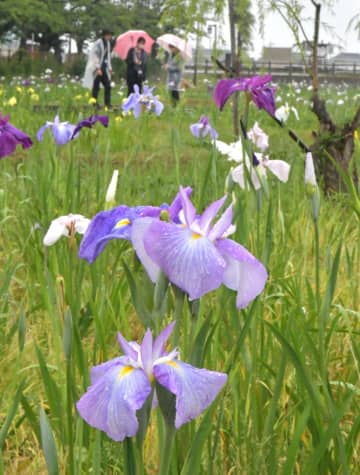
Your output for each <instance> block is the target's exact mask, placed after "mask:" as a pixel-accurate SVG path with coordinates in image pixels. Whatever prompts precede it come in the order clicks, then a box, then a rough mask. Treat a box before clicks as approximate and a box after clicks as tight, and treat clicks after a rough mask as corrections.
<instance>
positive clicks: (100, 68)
mask: <svg viewBox="0 0 360 475" xmlns="http://www.w3.org/2000/svg"><path fill="white" fill-rule="evenodd" d="M112 36H113V32H112V31H110V30H103V31H102V33H101V38H99V39H97V40H96V41H95V43H94V44H93V46H92V47H91V50H90V53H89V57H88V61H87V64H86V69H85V75H84V78H83V86H84V87H87V88H88V89H91V90H92V94H91V95H92V97H93V98H94V99H95V100H96V104H97V99H98V95H99V89H100V83H101V84H102V85H103V86H104V99H105V106H106V107H107V108H111V83H110V78H111V72H112V70H111V43H110V41H111V39H112Z"/></svg>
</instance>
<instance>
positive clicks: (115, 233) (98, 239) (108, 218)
mask: <svg viewBox="0 0 360 475" xmlns="http://www.w3.org/2000/svg"><path fill="white" fill-rule="evenodd" d="M160 212H161V208H160V207H155V206H135V207H133V208H130V207H129V206H125V205H121V206H117V207H116V208H113V209H110V210H109V211H101V212H100V213H98V214H97V215H96V216H95V217H94V218H93V219H92V220H91V222H90V225H89V227H88V228H87V231H86V233H85V235H84V238H83V239H82V241H81V244H80V249H79V257H81V258H82V259H86V260H87V261H88V262H89V263H90V264H92V263H93V262H94V261H95V259H96V258H97V257H98V255H99V254H100V253H101V252H102V251H103V250H104V249H105V247H106V245H107V243H108V242H109V241H110V240H111V239H125V240H128V241H129V240H131V228H132V225H133V223H134V221H135V220H136V219H138V218H141V217H145V216H151V217H153V218H159V216H160Z"/></svg>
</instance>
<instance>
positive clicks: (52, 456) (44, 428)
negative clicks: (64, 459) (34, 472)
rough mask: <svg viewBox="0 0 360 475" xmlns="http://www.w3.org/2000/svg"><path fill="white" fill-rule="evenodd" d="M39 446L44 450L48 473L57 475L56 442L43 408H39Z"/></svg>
mask: <svg viewBox="0 0 360 475" xmlns="http://www.w3.org/2000/svg"><path fill="white" fill-rule="evenodd" d="M40 433H41V446H42V449H43V452H44V456H45V460H46V465H47V469H48V474H49V475H58V473H59V462H58V455H57V450H56V444H55V439H54V435H53V432H52V430H51V426H50V422H49V419H48V417H47V415H46V414H45V411H44V409H43V408H41V409H40Z"/></svg>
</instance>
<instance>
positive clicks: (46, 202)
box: [0, 76, 360, 475]
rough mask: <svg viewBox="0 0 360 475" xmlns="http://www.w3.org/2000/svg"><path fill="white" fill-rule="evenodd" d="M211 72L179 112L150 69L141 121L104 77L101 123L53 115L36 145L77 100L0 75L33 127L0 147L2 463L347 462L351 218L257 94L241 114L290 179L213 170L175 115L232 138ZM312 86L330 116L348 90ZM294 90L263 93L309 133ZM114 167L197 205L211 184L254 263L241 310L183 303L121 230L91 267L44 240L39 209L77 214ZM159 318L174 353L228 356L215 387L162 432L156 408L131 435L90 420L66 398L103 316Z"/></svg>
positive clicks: (67, 87) (174, 469) (207, 151)
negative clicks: (66, 125) (256, 288)
mask: <svg viewBox="0 0 360 475" xmlns="http://www.w3.org/2000/svg"><path fill="white" fill-rule="evenodd" d="M213 83H214V80H213V79H212V78H209V80H207V81H203V80H202V79H201V81H200V82H199V84H198V85H197V86H196V87H194V88H191V89H188V90H187V91H185V92H184V94H183V95H182V99H181V103H180V105H179V107H178V108H176V109H173V108H172V107H171V105H170V101H169V99H168V97H167V93H166V91H165V89H164V87H163V86H162V85H161V84H159V85H158V86H157V89H156V93H157V94H159V97H160V100H161V101H162V102H163V103H164V105H165V107H164V111H163V112H162V114H161V115H160V116H158V117H157V116H156V115H154V114H149V113H146V112H144V113H142V115H141V116H140V118H138V119H136V118H135V117H134V116H133V115H132V114H130V115H127V116H124V115H123V114H122V112H121V104H122V100H123V97H124V96H123V95H122V89H121V88H120V87H119V86H118V85H116V86H115V87H114V88H113V91H112V93H113V104H114V106H115V109H114V110H112V111H108V112H106V111H103V110H102V111H100V113H101V114H106V115H108V116H109V119H110V120H109V126H108V127H107V128H105V127H102V126H101V124H99V123H98V124H96V125H95V126H94V127H93V128H91V129H83V130H82V131H81V133H80V135H79V136H78V137H77V138H76V139H75V140H72V141H71V142H70V143H68V144H66V145H62V146H57V145H56V144H55V143H54V139H53V136H52V135H51V133H50V130H47V131H46V132H45V134H44V139H43V141H42V142H39V141H38V140H37V139H36V133H37V131H38V129H39V128H40V127H41V126H42V125H43V124H44V123H45V122H46V121H52V120H53V119H54V116H55V115H56V114H57V113H58V114H59V116H60V119H61V120H62V121H69V122H70V123H73V124H76V123H77V122H78V121H79V120H80V119H82V118H84V117H88V116H89V115H91V114H92V113H93V106H91V105H90V104H89V103H88V102H89V95H88V92H87V91H85V90H84V89H82V88H81V87H80V85H79V84H78V83H77V82H76V81H75V80H71V79H70V78H68V77H65V76H64V77H60V78H54V79H53V80H51V81H49V78H46V77H42V78H34V79H33V80H32V83H31V84H29V85H23V83H22V78H15V79H13V80H12V82H11V83H10V84H9V83H7V82H5V81H3V82H0V104H1V105H2V107H1V111H2V114H3V115H7V114H9V115H10V117H11V118H10V121H11V123H12V124H14V125H15V126H16V127H18V128H19V129H21V130H23V131H25V132H26V133H27V134H29V135H30V136H31V137H32V139H33V142H34V144H33V146H32V147H31V148H29V149H27V150H22V149H21V147H18V148H17V150H16V153H15V154H13V155H11V156H8V157H6V158H4V159H3V160H1V161H0V374H1V377H0V445H1V448H2V452H1V460H0V473H5V474H9V475H11V474H46V473H51V474H56V473H61V474H63V473H67V474H71V475H73V474H88V473H92V474H127V473H129V474H136V475H140V474H148V475H155V474H158V473H161V474H162V475H164V474H165V473H170V474H171V475H175V474H178V475H180V474H181V475H196V474H210V475H220V474H221V475H222V474H224V475H225V474H229V475H230V474H231V475H252V474H254V475H255V474H257V475H265V474H268V475H276V474H283V475H291V474H296V475H307V474H309V475H315V474H319V475H325V474H332V475H339V474H344V475H345V474H349V475H350V474H352V475H355V474H358V473H360V437H359V431H360V411H359V407H360V384H359V382H360V336H359V335H360V285H359V281H360V240H359V224H360V223H359V220H358V218H357V217H356V215H355V214H354V212H353V211H352V208H351V201H350V198H349V197H348V196H347V195H345V194H334V195H332V196H330V197H325V196H323V194H322V193H321V192H320V214H319V217H318V219H316V220H314V219H313V218H314V216H313V211H312V210H313V208H312V203H313V199H314V197H313V196H312V190H311V189H310V188H309V187H308V186H305V183H304V164H305V156H304V154H303V153H302V152H301V150H300V149H299V148H298V147H297V146H296V144H294V142H292V141H291V140H290V138H289V137H288V135H287V134H286V132H285V131H284V130H283V129H282V128H281V127H279V126H278V125H277V124H276V123H275V122H274V121H273V120H272V119H271V118H270V117H269V116H268V115H267V114H266V112H265V111H263V110H258V109H256V107H255V106H254V105H250V110H249V117H248V128H250V127H252V126H253V124H254V122H255V121H257V122H258V123H259V125H260V127H261V128H262V129H263V130H264V131H265V132H266V133H267V134H268V135H269V149H268V153H269V155H270V158H272V159H280V160H284V161H286V162H287V163H288V164H289V165H290V166H291V169H290V175H289V179H288V181H287V182H286V183H282V182H280V181H279V180H277V179H276V178H275V177H274V176H273V175H272V174H271V173H268V174H267V186H266V187H265V188H264V187H262V188H261V189H260V190H258V191H254V190H253V189H248V190H242V189H241V188H240V187H239V186H238V185H237V184H236V183H234V184H232V185H229V182H228V180H226V178H227V176H228V174H229V171H230V168H231V167H232V166H234V164H232V163H231V162H229V161H228V160H227V159H226V157H225V156H223V155H221V154H220V153H219V152H218V151H217V150H216V148H215V147H214V146H213V144H212V143H211V141H210V139H209V137H207V138H205V139H204V140H199V139H197V138H195V137H194V136H193V135H192V134H191V133H190V130H189V127H190V125H191V124H193V123H195V122H197V121H198V120H199V118H200V116H202V115H206V116H208V118H209V120H210V123H211V124H212V126H213V127H214V128H215V129H216V130H217V132H218V134H219V139H220V140H222V141H224V142H226V143H229V142H232V141H234V139H235V138H234V136H233V130H232V115H231V101H229V103H228V104H227V105H226V106H225V108H224V110H223V111H222V112H220V111H219V110H218V109H217V108H216V106H215V104H214V101H213V97H212V93H211V85H212V84H213ZM323 89H324V92H323V95H324V96H325V97H326V98H327V99H328V101H329V102H328V107H329V110H330V112H331V114H332V115H333V117H334V118H336V120H338V121H339V122H345V121H346V120H347V119H348V118H350V117H351V115H352V114H353V113H354V111H355V109H356V105H357V103H359V100H360V89H359V88H358V89H356V88H354V87H350V86H347V85H345V84H343V85H340V86H336V87H335V86H331V85H326V86H325V87H324V88H323ZM310 94H311V91H310V90H309V89H308V87H307V85H306V84H291V85H279V86H278V88H277V92H276V95H277V98H278V99H277V107H279V106H281V105H284V104H285V103H286V102H288V103H289V105H290V106H293V107H295V108H296V109H297V111H298V114H299V120H297V119H296V117H295V115H294V114H290V117H289V119H288V122H287V125H288V126H289V127H290V128H293V129H294V130H296V132H297V133H298V135H299V136H300V137H301V138H302V139H303V140H304V141H305V142H306V143H308V144H310V143H311V139H312V131H313V130H316V128H317V121H316V118H315V116H314V115H313V114H312V112H311V110H310V103H309V100H310ZM239 101H240V111H242V110H243V107H244V97H243V96H240V99H239ZM11 104H12V105H11ZM0 139H1V133H0ZM355 142H356V143H355V147H356V149H355V156H354V160H355V162H356V163H357V164H359V163H360V142H359V141H358V140H356V141H355ZM115 169H117V170H119V180H118V185H117V191H116V199H115V202H114V203H113V206H117V205H120V204H126V205H128V206H138V205H153V206H160V205H162V204H163V203H171V201H172V200H173V198H174V197H175V195H176V194H177V192H178V191H179V187H180V186H184V187H186V186H191V187H192V189H193V192H192V200H193V203H194V205H195V207H196V209H197V211H198V212H199V213H200V212H202V211H203V210H204V209H205V208H206V206H207V205H209V204H210V203H211V202H213V201H215V200H217V199H220V198H221V197H222V196H223V195H224V193H225V191H228V201H227V203H228V204H230V202H231V201H232V202H233V213H234V214H233V223H234V224H236V231H235V233H234V234H233V236H232V239H234V240H235V241H236V242H238V243H240V244H241V245H243V246H245V247H246V248H247V249H248V250H249V251H250V252H251V253H252V254H253V255H254V256H255V257H256V258H257V259H258V260H260V261H261V262H262V263H263V264H264V266H265V267H266V269H267V271H268V279H267V282H266V285H265V289H264V291H263V292H262V293H261V294H260V295H259V296H258V297H257V298H256V299H255V300H254V301H252V302H251V303H250V304H249V305H248V306H246V308H244V309H237V307H236V292H234V291H232V290H230V289H228V288H227V287H225V286H223V285H222V286H220V288H219V289H217V290H214V291H211V292H209V293H207V294H206V295H204V296H203V297H201V299H198V300H194V301H192V302H189V301H188V298H187V296H186V295H185V296H184V294H183V293H181V292H180V291H179V289H176V288H166V286H164V285H163V286H161V284H159V285H156V287H155V288H154V285H153V284H152V282H151V281H150V279H149V278H148V277H147V274H146V272H144V269H143V267H142V265H141V263H140V262H139V260H138V259H137V258H136V256H135V253H134V250H133V247H132V245H131V244H130V243H129V242H128V241H125V240H120V239H113V240H111V241H110V242H109V243H108V245H107V246H106V248H105V250H104V251H103V252H102V253H101V254H100V255H99V257H98V258H97V259H96V261H95V262H94V263H93V264H89V263H88V262H87V261H86V260H84V259H80V258H79V256H78V247H79V245H80V242H81V238H82V236H80V235H78V234H77V235H76V236H75V238H70V239H67V238H66V237H63V238H61V239H60V240H59V241H58V242H56V243H55V244H54V245H53V246H48V247H47V246H44V244H43V238H44V235H45V233H46V231H47V229H48V227H49V225H50V223H51V221H52V220H53V219H55V218H57V217H59V216H62V215H67V214H69V213H74V214H75V213H79V214H82V215H84V216H85V217H87V218H90V219H91V218H92V217H93V216H95V215H96V213H98V212H100V211H102V210H104V209H106V208H109V203H106V202H105V195H106V190H107V187H108V184H109V182H110V179H111V176H112V174H113V171H114V170H115ZM317 178H318V181H319V183H321V177H319V176H318V177H317ZM243 278H245V279H246V273H245V275H244V276H243ZM164 287H165V288H164ZM174 319H176V321H177V325H176V328H175V330H174V332H173V335H172V336H171V338H170V347H174V346H177V347H178V349H179V352H180V358H181V360H182V361H186V362H189V363H190V364H192V365H193V366H196V367H200V368H207V369H209V370H213V371H219V372H224V373H227V375H228V379H227V382H226V384H225V386H224V388H223V389H222V391H221V393H220V395H219V396H218V397H217V398H216V400H215V401H214V402H213V404H211V405H210V406H209V408H208V409H207V410H206V411H204V412H203V413H202V415H201V416H199V417H197V418H196V419H195V420H194V421H192V422H190V423H187V424H184V425H183V426H182V427H181V428H180V429H179V430H178V431H176V434H175V439H174V443H173V444H172V448H171V444H169V439H168V437H170V436H169V434H168V433H167V426H166V424H165V423H164V421H163V418H162V417H161V414H160V410H159V408H155V409H154V410H153V411H152V412H151V418H150V422H149V427H148V430H147V433H146V435H145V439H144V442H143V444H142V445H141V444H140V443H139V438H138V440H137V442H138V443H136V439H135V438H132V439H129V438H127V439H126V440H125V441H124V442H115V441H113V440H111V439H110V438H109V437H108V436H107V435H106V434H105V433H104V432H101V431H98V430H96V429H94V428H92V427H90V426H89V425H88V424H87V423H86V422H85V421H84V420H83V419H82V418H81V417H80V416H79V414H78V412H77V409H76V406H75V404H76V402H77V401H78V400H79V398H80V397H81V396H82V395H83V394H84V392H85V391H86V389H87V387H88V386H89V383H90V369H91V367H92V366H94V365H96V364H100V363H102V362H105V361H107V360H109V359H110V358H114V357H117V356H120V355H121V354H122V352H121V350H120V348H119V346H118V344H117V332H118V331H121V333H122V334H123V335H124V336H125V337H126V338H127V339H128V340H134V341H137V342H140V341H141V340H142V338H143V335H144V332H145V330H146V328H147V327H148V326H151V327H152V329H153V330H154V332H155V333H158V332H159V331H160V330H162V329H163V328H164V327H165V326H166V324H168V323H170V322H171V321H173V320H174ZM149 322H150V323H149ZM167 457H168V458H169V460H168V463H169V470H168V471H167V472H166V471H165V469H164V468H163V467H164V466H165V465H166V463H167V461H166V458H167ZM164 460H165V461H164ZM160 466H161V467H162V468H161V469H160V468H159V467H160Z"/></svg>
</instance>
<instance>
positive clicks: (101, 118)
mask: <svg viewBox="0 0 360 475" xmlns="http://www.w3.org/2000/svg"><path fill="white" fill-rule="evenodd" d="M96 122H100V124H101V125H103V126H104V127H107V126H108V125H109V117H108V116H107V115H91V116H90V117H88V118H86V119H83V120H81V121H80V122H79V123H78V124H77V126H76V127H75V129H74V132H73V135H72V138H75V137H76V136H77V135H78V133H79V132H80V130H81V129H82V128H83V127H87V128H89V129H91V128H92V127H93V126H94V125H95V124H96Z"/></svg>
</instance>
